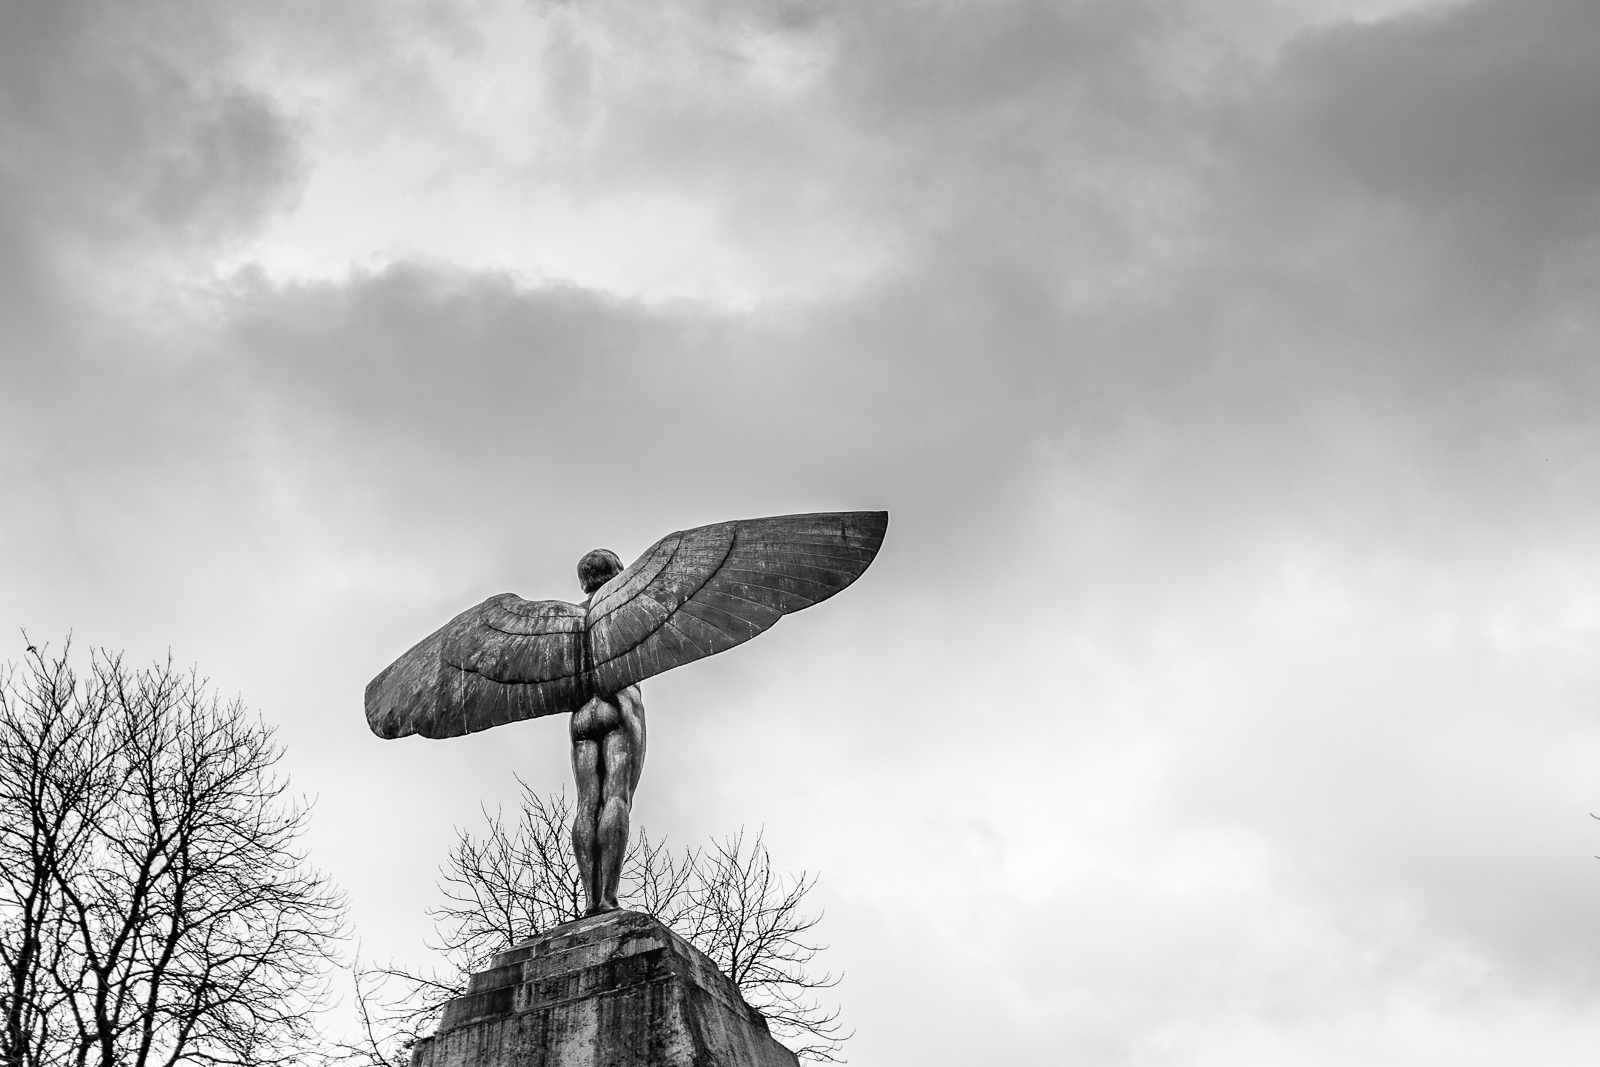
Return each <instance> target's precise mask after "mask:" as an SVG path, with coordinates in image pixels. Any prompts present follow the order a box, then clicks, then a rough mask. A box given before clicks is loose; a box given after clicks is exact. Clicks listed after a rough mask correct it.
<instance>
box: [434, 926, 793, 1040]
mask: <svg viewBox="0 0 1600 1067" xmlns="http://www.w3.org/2000/svg"><path fill="white" fill-rule="evenodd" d="M797 1064H798V1061H797V1059H796V1058H795V1054H794V1053H793V1052H790V1051H789V1050H788V1049H786V1048H784V1047H783V1046H782V1045H780V1044H778V1042H777V1041H775V1040H773V1038H772V1035H771V1034H769V1033H768V1032H767V1024H766V1020H765V1019H763V1018H762V1017H761V1014H760V1013H759V1012H757V1011H756V1010H755V1009H753V1008H751V1007H750V1006H749V1005H747V1004H746V1003H745V1002H744V1000H743V998H742V997H740V996H739V990H738V988H737V987H736V986H735V985H734V984H733V983H732V982H731V981H729V980H728V979H727V978H726V977H724V976H723V975H722V973H721V972H720V971H718V970H717V969H716V967H715V966H714V965H713V964H712V962H711V961H710V960H709V959H707V958H706V957H705V955H704V954H702V953H701V952H700V951H699V950H698V949H696V948H694V947H693V946H692V945H690V944H689V943H688V942H686V941H684V940H683V938H681V937H679V936H678V935H677V934H674V933H673V932H672V931H670V930H668V929H667V928H666V927H665V926H662V925H661V924H660V923H659V922H657V921H656V920H655V919H653V918H651V917H650V916H648V915H644V914H642V913H640V912H633V911H613V912H607V913H606V914H604V915H596V916H594V917H592V918H588V919H579V920H578V921H576V922H570V923H566V924H564V925H562V926H558V927H556V928H555V929H553V930H550V931H548V932H546V933H544V934H541V935H540V936H539V937H536V938H534V939H533V940H532V941H526V942H524V943H522V944H520V945H517V946H516V947H514V948H511V949H508V950H506V951H505V952H502V953H499V954H498V955H496V956H495V957H494V959H493V960H492V961H490V965H489V967H488V968H487V969H486V970H483V971H480V972H478V973H477V974H474V975H473V976H472V977H471V979H470V981H469V982H468V985H467V992H466V994H465V995H463V996H461V997H457V998H456V999H455V1000H452V1001H451V1002H450V1003H449V1004H447V1005H446V1006H445V1009H444V1014H443V1016H442V1017H441V1018H440V1020H439V1029H438V1030H437V1031H436V1032H435V1033H434V1035H433V1036H432V1037H427V1038H423V1039H422V1040H420V1041H418V1042H417V1044H416V1047H415V1048H414V1049H413V1050H412V1053H411V1067H797Z"/></svg>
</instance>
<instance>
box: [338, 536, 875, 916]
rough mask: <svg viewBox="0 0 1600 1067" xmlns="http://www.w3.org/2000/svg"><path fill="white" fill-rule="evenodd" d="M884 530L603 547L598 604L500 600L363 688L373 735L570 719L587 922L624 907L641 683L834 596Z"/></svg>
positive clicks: (583, 566) (640, 753) (451, 625)
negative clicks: (626, 557) (626, 562)
mask: <svg viewBox="0 0 1600 1067" xmlns="http://www.w3.org/2000/svg"><path fill="white" fill-rule="evenodd" d="M888 526H889V514H888V512H884V511H850V512H826V513H819V514H811V515H779V516H775V517H772V518H765V519H741V520H736V521H734V522H722V523H715V524H713V525H711V526H700V527H697V528H695V529H692V530H683V531H679V532H677V533H673V534H669V535H667V536H666V537H664V538H662V539H661V540H660V541H657V542H656V543H655V544H654V545H652V546H651V547H650V549H649V550H648V551H646V552H645V554H644V555H642V556H640V557H639V558H638V559H637V560H635V561H634V562H633V564H632V565H630V566H629V567H628V568H627V569H623V566H622V561H621V560H620V559H619V558H618V557H617V555H616V554H615V553H614V552H610V551H608V550H606V549H595V550H594V551H593V552H590V553H588V554H587V555H585V556H584V557H583V559H582V560H580V561H579V563H578V581H579V584H580V585H581V586H582V587H583V591H584V592H585V593H586V594H588V599H587V600H585V601H584V602H583V603H581V604H571V603H568V602H566V601H564V600H524V599H523V598H521V597H519V596H517V595H516V594H515V593H501V594H499V595H497V596H492V597H490V598H489V599H488V600H485V601H484V602H483V603H481V604H478V605H477V606H475V607H472V608H468V609H467V610H466V611H464V612H462V613H461V614H460V615H457V616H456V617H455V618H454V619H452V620H450V622H448V623H446V624H445V625H444V626H442V627H440V628H439V629H438V630H436V631H434V632H433V633H432V634H430V635H428V636H427V637H425V638H424V639H423V640H421V641H420V642H418V643H417V644H416V645H414V646H413V647H412V648H411V649H410V650H409V651H407V652H406V653H405V654H404V655H402V656H401V657H400V658H399V659H397V660H395V661H394V663H392V664H390V665H389V666H388V667H387V668H385V669H384V670H383V671H382V672H381V673H380V674H379V675H378V676H377V677H376V678H374V679H373V680H372V681H371V682H370V683H369V684H368V685H367V692H366V712H367V724H368V725H369V726H370V727H371V728H372V732H373V733H375V734H377V735H378V736H379V737H384V738H395V737H404V736H406V735H407V734H419V735H421V736H423V737H429V738H443V737H459V736H461V735H462V734H468V733H474V732H476V731H479V730H487V729H489V728H490V727H492V726H501V725H504V724H505V723H509V722H516V721H518V720H521V719H532V718H537V717H539V716H542V715H553V714H557V713H570V714H571V715H572V720H571V736H572V774H573V777H574V778H575V779H576V781H577V786H578V811H577V815H576V817H575V818H574V819H573V823H572V851H573V854H574V856H575V857H576V859H577V862H578V870H579V872H580V875H581V877H582V879H583V891H584V896H585V898H586V904H587V911H586V914H590V915H593V914H596V913H598V912H603V911H610V910H613V909H615V908H617V907H618V904H617V890H618V885H619V883H620V882H621V879H622V861H623V857H624V855H625V854H626V852H627V848H628V819H629V815H630V811H631V808H632V806H633V793H634V790H635V789H636V788H637V787H638V784H639V772H640V770H641V769H642V768H643V766H644V742H645V726H644V700H643V699H642V697H641V696H640V695H639V683H640V682H641V681H643V680H644V679H646V678H649V677H651V676H653V675H657V674H660V673H661V672H663V671H666V670H670V669H671V668H673V667H677V666H680V665H682V664H685V663H689V662H692V661H694V660H697V659H701V658H703V657H705V656H710V655H713V654H715V653H717V652H721V651H724V650H725V649H729V648H732V647H733V646H734V645H737V644H741V643H742V642H745V641H748V640H750V638H752V637H754V636H756V635H757V634H759V633H761V632H763V631H764V630H766V629H768V628H769V627H771V626H772V625H774V624H775V623H776V622H777V621H778V620H779V619H780V618H782V617H783V616H784V615H786V614H790V613H792V612H795V611H799V610H800V609H801V608H806V607H810V606H811V605H812V604H816V603H818V602H820V601H822V600H826V599H827V598H828V597H831V596H832V595H833V594H835V593H837V592H838V591H839V590H841V589H843V588H844V587H845V586H847V585H849V584H850V583H851V582H853V581H855V580H856V579H857V578H858V577H860V576H861V574H862V572H863V571H865V570H866V569H867V566H868V564H870V563H871V562H872V560H873V558H874V557H875V556H876V555H877V552H878V548H879V546H880V545H881V544H882V543H883V536H884V533H885V532H886V531H887V530H888Z"/></svg>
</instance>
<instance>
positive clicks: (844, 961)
mask: <svg viewBox="0 0 1600 1067" xmlns="http://www.w3.org/2000/svg"><path fill="white" fill-rule="evenodd" d="M1597 346H1600V5H1597V4H1595V3H1593V0H1478V2H1470V3H1461V2H1442V0H1427V2H1406V0H1305V2H1299V3H1286V2H1283V0H1194V2H1189V3H1172V2H1156V0H1150V2H1139V0H1104V2H1093V0H1081V2H1067V0H1063V2H1057V3H1042V2H1040V3H1029V2H1014V0H981V2H971V3H958V2H954V0H951V2H927V3H910V2H897V0H879V2H873V3H865V4H861V3H842V2H830V0H815V2H808V0H789V2H780V3H754V2H748V3H733V4H730V3H712V2H709V0H707V2H702V3H695V2H689V3H677V2H671V3H667V2H661V0H638V2H631V0H618V2H604V0H574V2H570V3H565V4H560V3H516V2H514V0H481V2H479V0H472V2H468V0H456V2H448V3H446V2H437V3H430V2H397V0H381V2H379V0H371V2H368V0H345V2H341V3H338V4H331V5H330V4H324V3H314V2H311V0H300V2H294V0H291V2H280V3H273V4H255V3H243V2H234V3H215V2H199V0H195V2H182V3H180V2H172V3H165V2H138V3H113V2H104V3H79V2H67V0H49V2H44V0H41V2H31V0H5V2H3V3H0V501H3V503H0V509H3V516H4V518H3V522H0V633H4V634H9V635H10V636H6V637H3V638H0V644H3V647H4V654H3V656H0V658H8V659H12V660H16V659H18V658H20V655H21V652H22V644H23V643H22V639H21V636H20V630H21V629H22V628H24V627H25V628H26V629H27V632H28V634H29V635H30V636H31V637H32V638H33V639H34V640H35V641H39V642H44V641H49V642H51V643H53V644H56V645H58V646H59V642H60V641H61V640H62V638H63V637H64V636H65V635H66V634H67V633H68V632H69V631H70V632H71V633H72V634H73V635H74V640H75V642H76V643H77V644H78V645H79V646H80V647H85V646H89V645H96V646H109V647H111V648H118V649H125V650H127V653H128V655H129V656H130V657H131V658H132V659H134V660H149V659H151V658H156V657H162V656H165V654H166V653H167V651H168V650H169V649H170V650H171V652H172V654H173V655H174V656H175V657H176V658H177V660H178V661H179V662H181V663H185V664H187V663H196V664H198V665H199V667H200V669H201V670H202V671H203V672H204V673H206V674H208V675H210V676H211V678H212V679H213V680H214V681H215V683H216V685H217V686H218V687H219V688H220V689H221V690H222V691H223V692H224V693H227V694H232V693H238V694H240V695H242V696H243V698H244V699H245V700H246V701H247V702H248V703H249V704H250V705H251V706H253V707H255V708H259V709H260V711H261V712H262V714H263V715H264V716H265V718H266V719H267V720H268V721H269V722H270V723H272V724H274V725H276V726H277V728H278V729H279V731H280V737H281V738H282V740H283V741H284V743H285V744H286V746H287V749H288V756H287V759H286V763H285V766H286V769H287V770H288V771H289V773H290V774H291V775H292V779H293V786H294V789H295V790H296V791H297V792H303V793H306V794H310V795H313V796H315V797H316V798H317V801H316V811H315V817H314V823H313V830H312V836H311V842H310V844H311V847H312V850H313V856H314V858H315V860H316V862H317V863H318V864H319V865H320V866H321V867H322V868H324V869H325V870H326V871H327V872H328V873H329V874H330V875H331V876H332V877H333V878H334V879H335V880H336V881H337V882H338V883H339V884H340V885H342V886H343V887H345V888H346V889H347V890H348V892H349V894H350V897H351V900H352V906H353V907H352V925H353V928H354V930H355V931H356V933H357V934H358V936H359V937H360V938H361V940H362V942H363V953H364V955H365V956H366V957H367V958H369V959H370V958H383V957H388V956H393V957H395V958H397V959H399V960H401V961H414V962H420V961H422V960H424V959H425V958H426V953H425V950H424V948H423V941H424V939H425V938H426V936H427V935H428V932H429V928H428V924H427V921H426V919H425V917H424V914H423V910H424V909H425V908H426V907H427V906H428V905H429V904H430V903H432V902H434V901H436V900H437V899H438V897H437V894H436V890H435V887H434V883H435V877H436V870H437V867H438V865H439V863H440V862H441V860H442V859H443V857H444V854H445V851H446V849H447V847H448V845H449V843H450V841H451V840H452V838H453V834H454V827H456V826H465V827H477V826H480V825H481V820H482V816H481V814H480V813H479V805H480V804H488V805H489V806H491V807H493V806H494V805H496V804H500V803H503V802H507V801H509V800H511V799H512V798H514V796H515V793H516V783H515V780H514V777H513V776H514V775H517V774H521V775H523V776H524V777H526V778H527V779H528V780H529V781H530V782H532V783H533V784H534V785H536V786H537V787H540V788H549V789H556V788H559V787H561V786H562V785H564V784H565V783H566V782H567V781H568V779H569V771H568V769H567V747H566V724H565V722H564V721H561V720H556V719H545V720H539V721H535V722H531V723H525V724H517V725H513V726H509V727H503V728H500V729H497V730H493V731H489V732H488V733H484V734H479V735H475V736H473V737H470V738H465V739H457V740H452V741H448V742H428V741H424V740H420V739H416V738H412V739H407V740H405V741H398V742H382V741H378V740H377V739H375V738H373V737H372V736H371V735H370V734H369V733H368V732H367V728H366V725H365V722H364V720H363V717H362V712H361V695H362V689H363V687H364V686H365V684H366V682H367V680H368V679H369V678H371V677H372V675H374V674H375V673H376V672H377V671H378V670H380V669H381V668H382V667H383V666H385V665H386V664H387V663H389V662H390V661H391V660H392V659H393V658H394V657H395V656H396V655H398V654H399V653H400V652H401V651H403V650H404V649H405V648H406V647H408V646H409V645H410V644H411V643H412V642H413V641H415V640H417V639H418V638H420V637H422V636H423V635H425V634H427V633H428V632H430V631H431V630H433V629H434V628H435V627H437V626H438V625H440V624H441V623H442V622H444V621H445V620H446V619H448V618H449V617H450V616H451V615H453V614H454V613H456V612H457V611H459V610H461V609H462V608H464V607H466V606H468V605H470V604H473V603H476V602H477V601H479V600H481V599H482V598H484V597H485V596H487V595H489V594H492V593H496V592H500V591H504V590H512V591H516V592H518V593H520V594H522V595H524V596H528V597H533V598H547V597H561V598H568V599H578V598H579V596H580V595H581V594H580V593H579V591H578V589H577V586H576V581H575V579H574V577H573V566H574V564H575V563H576V561H577V559H578V557H579V556H580V555H581V554H582V553H583V552H584V551H586V550H588V549H589V548H592V547H595V546H597V545H603V546H607V547H610V548H612V549H614V550H616V551H617V552H618V553H619V554H620V555H621V556H622V557H623V559H624V560H631V559H632V558H634V557H635V556H637V555H638V554H639V553H640V552H642V551H643V550H644V549H645V548H646V547H648V546H649V545H650V544H651V543H652V542H653V541H654V540H655V539H656V538H658V537H660V536H661V535H663V534H665V533H667V532H669V531H672V530H675V529H680V528H684V527H688V526H695V525H700V524H702V523H707V522H713V521H718V520H722V519H728V518H736V517H748V516H756V515H765V514H776V513H786V512H796V511H814V510H843V509H857V508H863V509H865V508H873V509H876V508H887V509H888V510H889V511H890V513H891V525H890V529H889V535H888V539H887V541H886V543H885V545H884V549H883V551H882V554H881V555H880V557H879V559H878V561H877V563H875V564H874V566H873V567H872V569H871V570H870V571H869V572H868V573H867V574H866V575H865V577H864V578H863V579H862V580H861V581H860V582H859V583H857V584H856V585H855V586H854V587H852V588H851V589H850V590H848V591H846V592H845V593H844V594H842V595H841V596H839V597H838V598H837V599H835V600H833V601H831V602H829V603H828V604H826V605H825V606H823V607H821V608H818V609H817V610H815V611H810V612H806V613H803V614H801V615H799V616H796V617H794V618H792V619H789V620H786V621H785V622H784V623H783V625H782V626H780V627H778V628H777V629H776V630H775V631H774V632H773V633H771V634H769V635H767V636H765V637H763V638H762V639H761V640H759V641H757V642H754V643H752V644H750V645H747V646H744V647H742V648H740V649H738V650H735V651H733V652H730V653H728V654H726V655H723V656H719V657H717V658H715V659H713V660H708V661H704V662H701V663H698V664H695V665H693V666H690V667H687V668H684V669H682V670H679V671H676V672H673V673H672V674H670V675H667V676H664V677H661V678H659V679H656V680H653V681H651V682H649V683H647V684H646V685H645V687H644V688H645V696H646V701H647V708H648V711H649V717H650V723H651V734H650V754H649V760H648V762H647V764H646V769H645V773H644V778H643V781H642V784H641V787H640V791H639V794H638V796H637V798H636V803H635V809H634V811H635V820H636V823H642V824H644V825H645V826H647V827H649V828H650V829H651V830H652V831H655V832H657V833H665V834H667V835H668V836H669V837H670V838H671V839H673V840H675V841H678V842H682V843H691V842H695V841H699V840H701V839H704V838H705V837H708V836H710V835H712V834H720V833H723V832H726V831H729V830H732V829H735V828H737V827H739V826H740V825H745V826H750V827H756V826H764V827H765V828H766V835H767V840H768V843H769V845H770V846H771V848H772V850H773V852H774V854H775V856H776V857H777V859H778V860H779V862H780V863H781V864H782V865H783V866H785V867H789V868H794V869H800V868H804V869H807V870H813V871H820V872H821V876H822V880H821V884H820V887H819V888H818V890H817V893H816V897H817V900H818V902H819V903H820V904H822V905H825V907H826V909H827V918H826V920H825V923H824V927H823V931H824V934H825V939H826V940H828V941H829V942H831V944H832V948H831V950H830V952H829V953H828V958H827V962H828V964H829V966H831V967H832V968H833V969H835V970H843V971H844V972H845V981H844V984H843V985H841V986H840V987H839V989H838V995H839V998H840V1000H841V1002H842V1004H843V1007H844V1020H845V1022H846V1023H847V1025H848V1026H851V1027H853V1028H855V1030H856V1031H857V1036H856V1037H855V1038H854V1040H853V1041H852V1042H851V1043H850V1045H849V1046H848V1048H847V1050H846V1051H847V1054H848V1055H849V1056H850V1059H851V1062H852V1063H856V1064H859V1065H862V1067H892V1065H918V1067H923V1065H930V1067H932V1065H952V1067H953V1065H970V1064H979V1063H996V1064H999V1063H1004V1064H1026V1065H1033V1064H1038V1065H1053V1064H1058V1063H1077V1064H1108V1065H1109V1064H1139V1065H1183V1067H1200V1065H1212V1064H1215V1065H1223V1064H1226V1065H1228V1067H1249V1065H1281V1064H1291V1063H1292V1064H1296V1065H1301V1064H1304V1065H1322V1064H1329V1065H1331V1064H1362V1065H1414V1064H1432V1063H1437V1064H1450V1065H1473V1064H1485V1065H1488V1064H1510V1063H1517V1064H1590V1063H1593V1062H1594V1057H1595V1055H1596V1049H1597V1048H1600V906H1597V905H1600V860H1597V859H1595V853H1596V852H1600V822H1596V821H1594V820H1593V819H1591V818H1590V816H1589V814H1588V813H1589V812H1590V811H1600V657H1597V655H1596V648H1597V644H1596V642H1597V639H1600V550H1597V547H1596V546H1597V544H1600V540H1597V535H1600V492H1597V486H1600V440H1597V436H1600V435H1597V426H1600V422H1597V419H1596V404H1597V401H1600V376H1597V364H1596V352H1597V350H1600V348H1597Z"/></svg>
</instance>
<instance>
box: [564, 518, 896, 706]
mask: <svg viewBox="0 0 1600 1067" xmlns="http://www.w3.org/2000/svg"><path fill="white" fill-rule="evenodd" d="M888 527H889V513H888V512H886V511H851V512H831V513H822V514H815V515H779V516H777V517H774V518H770V519H742V520H739V521H735V522H719V523H716V524H715V525H712V526H701V527H699V528H697V529H694V530H684V531H682V532H681V533H675V534H670V535H669V536H667V537H664V538H662V539H661V540H660V541H657V542H656V543H655V545H654V546H652V547H651V549H650V550H649V551H648V552H646V553H645V554H644V555H643V556H641V557H639V559H638V560H636V561H635V562H634V564H633V566H631V567H629V568H628V569H627V570H625V571H623V572H622V573H621V574H619V575H617V576H616V577H615V578H613V579H611V581H609V582H607V583H606V584H605V585H603V586H601V587H600V589H599V591H598V592H596V594H595V595H594V598H593V599H592V600H591V601H590V603H589V614H588V619H587V628H588V634H589V654H590V663H591V668H590V669H591V671H592V672H593V676H594V682H595V688H596V689H598V690H599V691H601V692H605V693H615V692H617V691H618V690H619V689H622V688H624V687H626V686H630V685H633V684H634V683H636V682H640V681H643V680H644V679H646V678H648V677H650V676H651V675H653V674H660V673H661V672H662V671H666V670H671V669H672V668H673V667H677V666H680V665H681V664H684V663H689V662H691V661H693V660H697V659H700V658H702V657H704V656H710V655H712V654H714V653H717V652H721V651H724V650H725V649H729V648H732V647H733V646H734V645H737V644H741V643H742V642H745V641H748V640H750V639H751V638H752V637H754V636H756V635H757V634H759V633H761V632H762V631H763V630H765V629H767V628H768V627H770V626H772V625H773V624H774V623H776V622H777V621H778V620H779V619H780V618H782V617H783V616H784V615H787V614H789V613H790V612H793V611H799V610H800V609H801V608H807V607H810V606H811V605H812V604H816V603H818V602H820V601H823V600H826V599H828V598H829V597H830V596H832V595H833V594H835V593H837V592H838V591H839V590H841V589H843V588H844V587H845V586H847V585H849V584H850V583H851V582H853V581H855V580H856V579H857V578H859V577H860V576H861V573H862V572H863V571H865V570H866V569H867V565H868V564H869V563H871V562H872V559H873V557H874V556H876V555H877V554H878V546H879V545H881V544H883V535H884V533H885V531H886V530H887V529H888Z"/></svg>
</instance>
